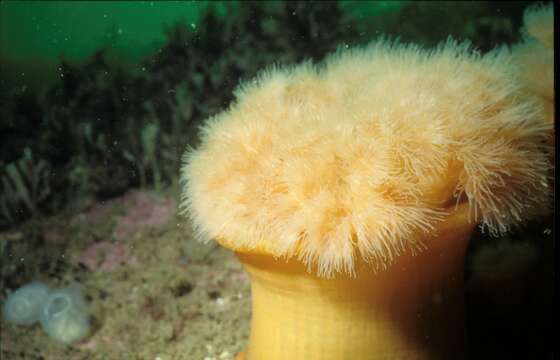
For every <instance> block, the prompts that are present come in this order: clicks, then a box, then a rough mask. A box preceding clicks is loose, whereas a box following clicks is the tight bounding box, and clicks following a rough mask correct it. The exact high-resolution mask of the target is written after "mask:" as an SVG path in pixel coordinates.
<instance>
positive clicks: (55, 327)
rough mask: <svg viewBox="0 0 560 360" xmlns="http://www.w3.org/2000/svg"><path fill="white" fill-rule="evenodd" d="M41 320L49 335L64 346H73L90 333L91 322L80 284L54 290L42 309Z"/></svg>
mask: <svg viewBox="0 0 560 360" xmlns="http://www.w3.org/2000/svg"><path fill="white" fill-rule="evenodd" d="M39 320H40V322H41V326H42V327H43V329H44V330H45V331H46V332H47V334H48V335H49V336H50V337H51V338H53V339H55V340H57V341H60V342H62V343H64V344H71V343H74V342H76V341H79V340H81V339H83V338H84V337H86V336H87V335H88V334H89V332H90V328H91V327H90V320H89V314H88V311H87V307H86V304H85V301H84V299H83V297H82V294H81V292H80V287H79V285H78V284H71V285H70V286H68V287H67V288H64V289H60V290H54V291H53V292H51V293H50V294H49V296H48V297H47V299H46V300H45V303H44V305H43V307H42V309H41V313H40V317H39Z"/></svg>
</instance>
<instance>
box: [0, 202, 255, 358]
mask: <svg viewBox="0 0 560 360" xmlns="http://www.w3.org/2000/svg"><path fill="white" fill-rule="evenodd" d="M174 198H176V196H174V195H173V194H172V193H171V191H170V193H169V194H155V193H151V192H139V191H135V192H134V191H133V192H129V193H128V194H126V195H125V196H123V197H121V198H118V199H113V200H109V201H107V202H105V203H96V204H93V205H91V206H90V207H89V208H88V210H86V211H82V212H80V213H78V214H77V215H74V216H67V215H60V216H54V217H49V218H43V219H36V220H33V221H30V222H28V223H25V224H23V225H21V226H19V227H17V228H15V229H13V230H11V231H9V232H4V233H2V234H0V236H1V237H0V246H1V251H2V253H1V255H2V259H3V263H2V265H1V270H2V273H1V274H2V277H1V280H2V292H1V293H0V302H2V303H3V302H4V300H5V298H6V297H7V295H8V293H9V292H10V291H11V290H15V289H16V288H17V287H19V286H21V285H23V284H25V283H27V282H29V281H32V280H39V281H43V282H45V283H47V284H48V285H49V286H50V287H52V288H59V287H64V286H66V285H68V284H70V283H72V282H78V283H79V284H80V285H81V288H82V292H83V295H84V297H85V299H86V302H87V304H88V306H89V310H90V315H91V324H92V329H91V333H90V335H89V336H88V337H87V338H85V339H83V340H82V341H80V342H79V343H76V344H73V345H71V346H64V345H62V344H60V343H58V342H56V341H54V340H53V339H51V338H49V337H48V336H47V335H46V333H45V332H44V331H43V330H42V329H41V327H40V325H32V326H16V325H12V324H8V323H7V322H6V321H4V320H3V319H2V321H1V324H0V331H1V338H0V358H1V359H6V360H7V359H13V360H15V359H45V360H47V359H48V360H50V359H60V360H63V359H153V360H167V359H197V360H205V359H206V360H211V359H216V360H218V359H233V358H234V357H235V355H236V354H237V353H238V352H239V351H240V350H242V349H243V347H244V346H245V344H246V342H247V338H248V335H249V320H250V285H249V281H248V278H247V276H246V274H245V273H244V272H243V270H242V268H241V265H240V264H239V262H238V261H237V260H236V259H235V256H234V255H233V254H232V253H231V252H229V251H226V250H224V249H222V248H220V247H217V246H215V245H214V244H200V243H198V242H196V241H195V239H194V238H193V233H192V229H191V227H190V225H189V224H188V222H187V221H186V220H185V219H184V218H183V217H181V216H180V215H178V214H177V212H176V203H175V201H174V200H173V199H174ZM4 260H6V261H4Z"/></svg>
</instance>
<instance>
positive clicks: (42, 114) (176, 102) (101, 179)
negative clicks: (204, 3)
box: [0, 2, 357, 226]
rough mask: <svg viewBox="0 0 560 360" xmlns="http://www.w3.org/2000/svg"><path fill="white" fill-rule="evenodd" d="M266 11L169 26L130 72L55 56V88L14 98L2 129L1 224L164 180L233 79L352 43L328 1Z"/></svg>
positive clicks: (172, 175) (251, 9) (98, 60)
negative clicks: (151, 51) (156, 46)
mask: <svg viewBox="0 0 560 360" xmlns="http://www.w3.org/2000/svg"><path fill="white" fill-rule="evenodd" d="M224 6H226V7H227V6H228V4H227V3H226V4H224ZM271 11H272V10H267V9H266V8H265V7H263V6H261V5H259V4H257V3H247V4H246V5H244V6H240V7H239V9H238V10H236V11H232V12H231V13H232V16H228V17H218V16H217V15H216V14H215V12H214V10H213V8H212V7H210V9H209V10H208V12H207V13H206V14H205V15H204V16H203V17H202V19H201V21H200V24H199V25H198V27H197V29H196V31H193V29H192V28H191V27H189V26H187V25H186V24H179V25H176V26H172V27H169V28H167V30H166V34H167V43H166V44H165V45H164V46H162V47H161V48H160V49H158V50H157V51H156V52H155V53H154V54H152V55H150V56H147V57H146V58H145V59H144V60H143V61H142V63H141V64H139V65H138V66H137V67H136V68H135V69H130V68H123V67H122V66H121V65H119V64H117V63H115V62H114V61H113V60H112V57H111V52H110V50H109V49H100V50H99V51H97V52H96V53H95V54H93V55H92V56H91V57H90V58H89V59H88V60H87V61H85V63H83V64H81V65H73V64H70V63H68V62H67V61H65V60H62V61H61V63H60V65H59V67H58V71H59V74H58V76H59V80H58V81H57V82H56V83H55V84H54V85H52V86H50V87H49V88H48V89H46V90H45V91H43V92H42V93H40V94H31V93H29V92H26V91H22V92H17V93H15V94H14V95H13V101H11V102H9V105H10V106H9V109H8V110H5V111H6V112H7V113H8V114H7V119H9V120H8V122H7V123H4V124H3V125H2V128H3V129H2V134H3V135H2V136H3V139H2V145H1V148H0V153H1V154H2V156H1V159H2V163H1V164H0V178H1V179H2V182H1V183H2V189H1V191H0V206H1V207H0V209H1V213H0V214H1V216H0V226H8V225H10V224H13V223H14V222H17V221H18V220H21V219H25V218H26V217H28V216H30V215H35V214H37V213H41V212H45V213H50V212H53V211H54V210H56V209H60V208H62V207H64V206H67V205H69V204H70V205H72V206H74V207H75V206H78V207H79V206H83V204H84V202H86V203H87V197H88V196H89V197H94V198H101V199H103V198H107V197H112V196H115V195H119V194H122V193H124V191H125V190H126V189H127V188H129V187H132V186H139V187H145V186H152V187H154V188H156V189H158V188H161V187H162V186H164V185H165V184H169V183H171V182H173V181H174V180H175V179H176V176H177V175H176V174H177V173H178V168H179V160H180V158H181V154H182V150H183V149H184V147H185V146H186V145H187V144H189V143H193V142H194V141H196V126H197V124H198V123H199V122H200V121H201V119H204V118H206V117H207V116H209V115H211V114H213V113H215V112H217V111H218V110H219V109H220V108H222V107H225V106H226V104H227V103H228V101H229V100H230V96H231V91H232V90H233V88H234V86H235V85H236V83H237V81H238V80H239V78H241V77H249V76H252V75H253V74H255V73H256V71H257V70H258V69H259V68H261V67H262V66H265V65H267V64H270V63H272V62H278V63H289V62H293V61H296V60H301V59H303V58H320V57H322V56H323V55H324V54H325V53H326V52H327V51H330V50H333V49H334V48H335V47H336V46H337V44H339V43H342V42H345V41H350V40H352V39H355V38H356V36H357V35H356V34H355V33H354V31H353V30H352V27H348V26H344V24H343V23H342V21H343V19H342V13H341V11H340V9H339V8H338V7H337V6H333V5H332V4H331V6H324V5H322V4H320V3H318V2H309V3H308V2H286V3H281V4H280V6H278V7H276V8H274V10H273V11H274V12H273V13H271ZM292 14H294V15H292ZM239 34H243V37H240V35H239ZM311 41H313V42H314V44H315V45H314V46H312V47H310V46H308V44H309V43H310V42H311ZM208 59H212V61H208ZM30 158H33V159H34V161H33V162H31V163H30ZM23 163H25V164H26V166H23ZM44 184H48V185H49V186H45V185H44ZM37 185H40V186H39V189H36V188H37ZM37 190H39V191H38V192H37Z"/></svg>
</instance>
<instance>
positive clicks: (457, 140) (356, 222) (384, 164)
mask: <svg viewBox="0 0 560 360" xmlns="http://www.w3.org/2000/svg"><path fill="white" fill-rule="evenodd" d="M517 69H518V68H517V64H516V62H515V61H514V60H513V57H512V56H511V53H510V52H509V51H508V49H505V48H502V49H497V50H495V51H492V52H490V53H488V54H486V55H484V56H483V55H481V54H479V53H477V52H476V51H474V50H473V49H472V47H471V46H470V45H469V44H467V43H457V42H456V41H453V40H448V41H447V42H445V43H444V44H442V45H441V46H439V47H438V48H436V49H434V50H424V49H422V48H420V47H418V46H415V45H403V44H400V43H398V42H394V41H389V40H385V39H382V40H378V41H376V42H373V43H372V44H370V45H368V46H366V47H363V48H350V49H340V50H339V51H337V52H336V53H335V54H332V55H331V56H329V57H327V59H326V60H325V61H324V62H323V63H321V64H319V65H313V64H311V63H309V62H306V63H303V64H301V65H299V66H295V67H292V68H279V67H272V68H269V69H267V70H265V71H263V72H262V73H260V75H259V76H257V78H256V79H254V80H252V81H250V82H247V83H244V84H242V85H241V86H239V87H238V89H237V90H236V91H235V101H234V102H233V104H232V105H231V106H230V108H229V109H227V110H225V111H223V112H222V113H220V114H218V115H217V116H215V117H213V118H211V119H209V120H208V121H207V122H206V123H205V125H204V126H203V127H202V129H201V144H200V146H199V147H198V148H197V149H190V150H189V151H187V153H186V155H185V158H184V166H183V167H182V170H181V177H182V180H183V182H184V189H183V194H182V204H181V206H182V210H183V212H184V213H185V214H188V215H189V216H190V218H191V219H192V221H193V223H194V225H195V229H196V231H197V233H198V235H199V236H200V237H201V238H204V239H216V240H217V241H218V242H219V243H220V244H221V245H223V246H225V247H227V248H230V249H232V250H234V251H235V252H236V254H237V255H238V257H239V259H240V260H241V262H242V263H243V264H244V266H245V268H246V269H247V271H248V272H249V274H250V276H251V281H252V296H253V303H252V306H253V318H252V325H251V326H252V329H251V338H250V341H249V347H248V350H247V352H246V353H245V355H241V356H245V357H246V358H247V359H252V360H253V359H267V360H274V359H286V358H292V359H341V358H352V359H365V358H368V359H371V358H377V357H379V358H386V357H391V358H393V357H395V358H407V359H408V358H414V359H424V358H426V359H435V358H444V359H448V358H451V357H453V358H458V357H460V354H461V352H462V346H463V341H464V339H463V338H464V336H463V335H464V330H463V326H462V321H463V318H462V316H463V315H462V314H463V313H462V308H463V282H462V281H463V280H462V271H463V259H464V253H465V251H466V247H467V245H468V240H469V238H470V234H471V231H472V229H473V227H474V226H475V225H476V224H477V223H478V224H480V225H481V226H482V228H483V229H485V230H488V231H490V232H491V233H492V234H495V235H498V234H501V233H503V232H506V231H508V230H509V229H510V228H511V227H512V226H515V225H516V224H519V223H521V222H523V221H524V220H525V219H527V218H528V217H530V216H531V215H533V214H535V213H537V211H538V210H539V205H540V204H541V203H543V202H546V201H547V200H548V197H549V195H550V189H549V187H548V182H549V177H550V170H551V163H550V160H549V154H550V152H551V148H550V147H551V145H550V141H549V138H550V137H551V130H552V124H551V123H550V122H548V121H546V119H544V116H543V112H542V107H541V106H540V105H539V104H538V103H537V102H535V101H532V99H528V98H527V97H525V96H523V94H524V93H525V88H524V85H523V84H521V82H520V81H519V78H518V76H517V75H516V71H517Z"/></svg>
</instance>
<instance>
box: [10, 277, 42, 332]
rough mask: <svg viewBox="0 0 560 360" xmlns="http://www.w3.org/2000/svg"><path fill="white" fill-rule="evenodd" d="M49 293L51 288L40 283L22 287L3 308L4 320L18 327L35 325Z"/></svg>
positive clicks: (35, 282)
mask: <svg viewBox="0 0 560 360" xmlns="http://www.w3.org/2000/svg"><path fill="white" fill-rule="evenodd" d="M48 293H49V287H48V286H47V285H46V284H44V283H42V282H39V281H34V282H31V283H29V284H26V285H24V286H22V287H20V288H19V289H17V290H16V291H14V292H13V293H11V294H10V295H9V296H8V298H7V299H6V302H5V303H4V306H3V308H2V312H3V316H4V319H6V320H7V321H9V322H11V323H14V324H17V325H31V324H33V323H35V322H36V321H38V320H39V313H40V312H41V308H42V305H43V304H44V302H45V299H46V297H47V296H48Z"/></svg>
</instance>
